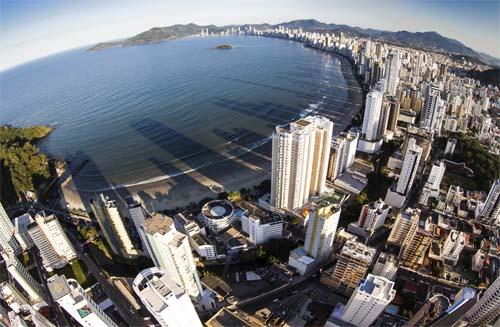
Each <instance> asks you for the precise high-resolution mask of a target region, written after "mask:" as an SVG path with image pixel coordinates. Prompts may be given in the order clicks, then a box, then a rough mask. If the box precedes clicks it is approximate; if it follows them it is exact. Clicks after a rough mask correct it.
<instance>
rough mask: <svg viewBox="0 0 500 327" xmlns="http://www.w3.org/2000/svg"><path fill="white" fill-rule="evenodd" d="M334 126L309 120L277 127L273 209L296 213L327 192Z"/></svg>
mask: <svg viewBox="0 0 500 327" xmlns="http://www.w3.org/2000/svg"><path fill="white" fill-rule="evenodd" d="M332 129H333V123H332V122H331V121H330V120H328V119H327V118H324V117H321V116H309V117H306V118H303V119H300V120H298V121H296V122H293V123H290V124H287V125H283V126H277V127H276V131H275V133H274V134H273V137H272V140H273V141H272V142H273V143H272V144H273V145H272V148H273V150H272V168H271V205H272V206H274V207H275V208H279V209H286V210H293V209H296V208H299V207H301V206H302V205H303V204H305V203H306V202H307V201H308V199H309V196H311V195H315V194H322V193H323V192H324V191H325V182H326V174H327V169H328V159H329V157H330V148H331V139H332Z"/></svg>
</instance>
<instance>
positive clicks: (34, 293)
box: [0, 251, 43, 304]
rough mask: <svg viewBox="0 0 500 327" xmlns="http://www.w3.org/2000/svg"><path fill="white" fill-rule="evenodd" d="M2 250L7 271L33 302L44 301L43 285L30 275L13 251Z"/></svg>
mask: <svg viewBox="0 0 500 327" xmlns="http://www.w3.org/2000/svg"><path fill="white" fill-rule="evenodd" d="M0 252H1V253H2V257H3V259H4V260H5V264H6V266H7V271H8V272H9V274H10V275H11V276H12V278H14V280H15V281H16V282H17V284H18V285H19V286H20V287H21V288H22V289H23V290H24V291H25V292H26V294H28V297H29V299H30V301H31V304H36V303H41V302H43V290H42V286H41V285H40V284H39V283H38V282H37V281H36V280H35V279H34V278H33V277H32V276H31V275H30V273H29V272H28V271H27V270H26V268H25V267H24V266H23V265H22V264H21V263H20V262H19V260H17V258H16V256H15V255H14V254H13V253H11V252H5V251H3V252H2V251H0Z"/></svg>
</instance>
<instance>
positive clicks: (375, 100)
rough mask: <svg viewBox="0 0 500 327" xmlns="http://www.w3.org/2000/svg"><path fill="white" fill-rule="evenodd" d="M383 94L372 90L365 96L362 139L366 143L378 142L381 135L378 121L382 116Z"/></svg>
mask: <svg viewBox="0 0 500 327" xmlns="http://www.w3.org/2000/svg"><path fill="white" fill-rule="evenodd" d="M383 98H384V94H383V93H382V92H381V91H377V90H373V91H371V92H370V93H368V95H367V96H366V106H365V115H364V118H363V129H362V132H361V135H362V138H363V139H365V140H367V141H376V140H379V139H380V138H381V137H382V136H383V135H382V133H383V131H380V128H379V127H380V126H379V125H380V119H381V116H382V100H383Z"/></svg>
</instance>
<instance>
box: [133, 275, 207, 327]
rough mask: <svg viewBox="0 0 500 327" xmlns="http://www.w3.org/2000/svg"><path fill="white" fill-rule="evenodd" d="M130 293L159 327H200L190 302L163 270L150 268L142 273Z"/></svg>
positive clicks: (187, 296)
mask: <svg viewBox="0 0 500 327" xmlns="http://www.w3.org/2000/svg"><path fill="white" fill-rule="evenodd" d="M133 289H134V292H135V294H137V296H138V297H139V298H140V299H141V302H142V303H143V304H144V306H145V307H146V308H147V309H148V311H149V312H150V313H151V314H152V315H153V317H154V318H155V319H156V320H157V321H158V323H159V324H160V326H165V327H167V326H168V327H185V326H193V327H197V326H199V327H201V326H202V324H201V321H200V318H199V317H198V315H197V314H196V310H195V309H194V306H193V304H192V303H191V298H190V297H189V295H188V294H187V293H186V291H184V289H183V288H182V287H180V286H179V285H177V284H176V283H175V282H174V281H173V280H172V279H170V278H169V277H168V274H167V272H166V271H165V270H163V269H161V268H157V267H153V268H149V269H145V270H143V271H141V272H140V273H139V275H137V277H136V278H135V279H134V282H133Z"/></svg>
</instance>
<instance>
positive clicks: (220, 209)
mask: <svg viewBox="0 0 500 327" xmlns="http://www.w3.org/2000/svg"><path fill="white" fill-rule="evenodd" d="M201 213H202V214H203V216H205V217H206V218H208V219H224V218H226V217H229V216H232V215H233V214H234V206H233V204H232V203H231V202H229V201H225V200H213V201H210V202H207V203H205V205H204V206H203V208H202V209H201Z"/></svg>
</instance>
